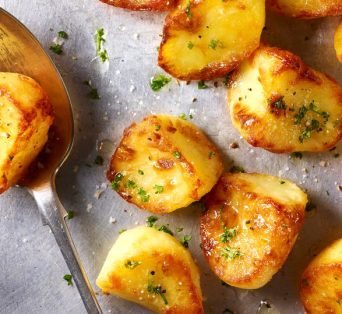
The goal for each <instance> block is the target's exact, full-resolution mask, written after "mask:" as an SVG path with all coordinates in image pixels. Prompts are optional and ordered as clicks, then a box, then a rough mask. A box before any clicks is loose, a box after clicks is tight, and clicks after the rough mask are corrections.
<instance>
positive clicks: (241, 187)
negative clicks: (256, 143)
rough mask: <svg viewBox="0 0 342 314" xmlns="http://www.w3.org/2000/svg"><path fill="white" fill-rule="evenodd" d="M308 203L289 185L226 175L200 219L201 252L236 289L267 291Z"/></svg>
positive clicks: (251, 176)
mask: <svg viewBox="0 0 342 314" xmlns="http://www.w3.org/2000/svg"><path fill="white" fill-rule="evenodd" d="M306 203H307V196H306V194H305V193H304V192H303V191H302V190H301V189H300V188H298V187H297V186H296V185H295V184H294V183H292V182H290V181H287V180H284V179H281V178H277V177H273V176H270V175H265V174H257V173H250V174H249V173H234V174H233V173H226V174H224V175H223V176H222V177H221V178H220V180H219V181H218V183H217V184H216V186H215V187H214V188H213V190H212V191H211V192H210V193H209V194H208V195H207V196H206V197H205V207H206V211H205V212H204V213H203V214H202V217H201V224H200V233H201V243H202V251H203V253H204V256H205V257H206V259H207V261H208V263H209V266H210V268H211V269H212V270H213V272H214V273H215V274H216V275H217V276H218V277H219V278H220V279H221V280H223V281H224V282H226V283H227V284H229V285H231V286H235V287H238V288H244V289H257V288H260V287H262V286H264V285H265V284H266V283H267V282H269V281H270V280H271V278H272V276H273V275H274V274H275V273H276V272H277V271H278V270H279V269H280V268H281V267H282V265H283V264H284V262H285V260H286V258H287V256H288V254H289V253H290V251H291V249H292V247H293V245H294V243H295V241H296V239H297V236H298V233H299V230H300V229H301V227H302V224H303V221H304V214H305V206H306Z"/></svg>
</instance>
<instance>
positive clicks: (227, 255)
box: [220, 246, 242, 259]
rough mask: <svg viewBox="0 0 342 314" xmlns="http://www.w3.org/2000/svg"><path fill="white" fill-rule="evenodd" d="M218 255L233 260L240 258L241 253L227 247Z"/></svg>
mask: <svg viewBox="0 0 342 314" xmlns="http://www.w3.org/2000/svg"><path fill="white" fill-rule="evenodd" d="M220 255H221V256H222V257H225V258H227V259H234V258H236V257H239V256H242V254H241V252H240V251H239V250H238V249H234V248H231V247H229V246H226V247H223V248H222V249H221V254H220Z"/></svg>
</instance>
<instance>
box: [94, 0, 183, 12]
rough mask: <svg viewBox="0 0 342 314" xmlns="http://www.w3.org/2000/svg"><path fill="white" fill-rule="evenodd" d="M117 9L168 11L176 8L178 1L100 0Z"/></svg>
mask: <svg viewBox="0 0 342 314" xmlns="http://www.w3.org/2000/svg"><path fill="white" fill-rule="evenodd" d="M100 1H101V2H103V3H106V4H109V5H113V6H115V7H119V8H124V9H128V10H134V11H168V10H170V9H172V8H173V7H175V6H176V4H177V1H176V0H100Z"/></svg>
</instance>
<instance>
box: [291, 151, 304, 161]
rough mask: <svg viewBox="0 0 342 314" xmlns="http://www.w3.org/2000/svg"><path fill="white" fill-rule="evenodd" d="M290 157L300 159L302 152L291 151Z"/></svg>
mask: <svg viewBox="0 0 342 314" xmlns="http://www.w3.org/2000/svg"><path fill="white" fill-rule="evenodd" d="M290 158H291V159H295V158H299V159H302V158H303V154H302V153H300V152H293V153H291V155H290Z"/></svg>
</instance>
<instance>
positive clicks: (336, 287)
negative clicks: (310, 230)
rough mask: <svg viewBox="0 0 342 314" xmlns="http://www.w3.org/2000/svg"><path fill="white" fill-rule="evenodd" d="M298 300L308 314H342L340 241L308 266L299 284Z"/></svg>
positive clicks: (341, 240)
mask: <svg viewBox="0 0 342 314" xmlns="http://www.w3.org/2000/svg"><path fill="white" fill-rule="evenodd" d="M300 298H301V300H302V302H303V305H304V307H305V310H306V313H308V314H323V313H335V314H341V313H342V239H339V240H337V241H335V242H334V243H332V244H331V245H330V246H328V247H327V248H325V249H324V250H323V251H322V252H321V253H320V254H319V255H318V256H316V257H315V258H314V259H313V260H312V261H311V263H310V264H309V265H308V267H307V268H306V270H305V271H304V273H303V275H302V279H301V283H300Z"/></svg>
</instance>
